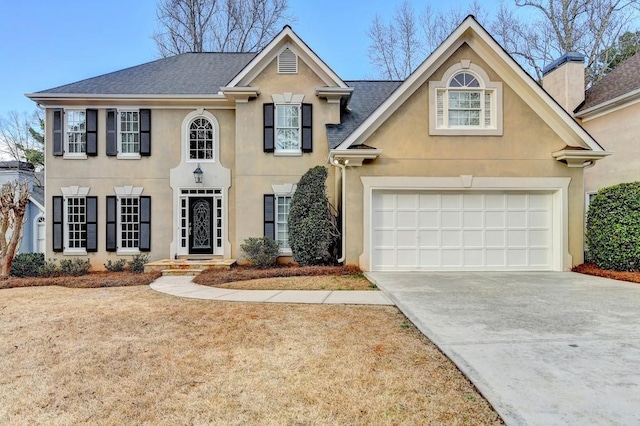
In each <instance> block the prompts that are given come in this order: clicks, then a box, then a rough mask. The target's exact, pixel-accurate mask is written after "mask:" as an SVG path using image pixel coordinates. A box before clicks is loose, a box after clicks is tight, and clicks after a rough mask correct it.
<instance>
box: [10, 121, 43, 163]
mask: <svg viewBox="0 0 640 426" xmlns="http://www.w3.org/2000/svg"><path fill="white" fill-rule="evenodd" d="M35 123H38V126H39V125H40V124H41V123H43V121H42V117H41V113H40V112H39V111H36V112H33V113H18V112H17V111H10V112H9V113H8V114H7V116H6V117H0V150H1V151H2V153H3V154H4V156H5V157H8V158H10V159H12V160H16V161H29V162H31V163H33V164H34V165H36V166H44V140H43V139H38V137H37V135H38V132H37V131H35V130H33V126H34V125H35ZM30 129H31V130H30ZM32 130H33V132H34V133H32ZM40 136H41V135H40Z"/></svg>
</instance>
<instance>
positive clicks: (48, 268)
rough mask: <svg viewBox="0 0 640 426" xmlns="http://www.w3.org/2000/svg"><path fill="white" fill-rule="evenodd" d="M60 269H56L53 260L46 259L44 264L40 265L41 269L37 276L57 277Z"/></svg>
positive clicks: (56, 265)
mask: <svg viewBox="0 0 640 426" xmlns="http://www.w3.org/2000/svg"><path fill="white" fill-rule="evenodd" d="M60 273H61V272H60V268H59V267H58V264H57V263H56V260H55V259H48V260H46V261H45V262H44V264H43V265H42V268H40V272H39V275H40V276H41V277H45V278H47V277H57V276H58V275H60Z"/></svg>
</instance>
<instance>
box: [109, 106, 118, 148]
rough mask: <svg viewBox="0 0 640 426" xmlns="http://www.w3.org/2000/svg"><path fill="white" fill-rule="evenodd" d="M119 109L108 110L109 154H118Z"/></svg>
mask: <svg viewBox="0 0 640 426" xmlns="http://www.w3.org/2000/svg"><path fill="white" fill-rule="evenodd" d="M117 114H118V111H117V110H115V109H108V110H107V155H109V156H114V155H118V133H117V132H118V115H117Z"/></svg>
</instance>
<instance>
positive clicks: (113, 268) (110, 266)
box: [104, 259, 127, 272]
mask: <svg viewBox="0 0 640 426" xmlns="http://www.w3.org/2000/svg"><path fill="white" fill-rule="evenodd" d="M126 265H127V261H126V260H124V259H118V260H116V261H115V262H112V261H111V260H107V263H105V264H104V267H105V268H106V269H107V271H109V272H122V271H124V268H125V266H126Z"/></svg>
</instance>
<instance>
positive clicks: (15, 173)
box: [0, 161, 45, 253]
mask: <svg viewBox="0 0 640 426" xmlns="http://www.w3.org/2000/svg"><path fill="white" fill-rule="evenodd" d="M14 180H19V181H20V182H28V183H29V192H30V195H29V204H28V205H27V212H26V214H25V222H24V225H23V227H22V242H21V243H20V247H19V249H18V253H44V252H45V210H44V188H43V187H42V185H41V183H40V177H39V176H38V174H37V172H35V168H34V166H33V164H31V163H26V162H24V161H0V185H2V184H3V183H6V182H11V181H14Z"/></svg>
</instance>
